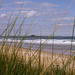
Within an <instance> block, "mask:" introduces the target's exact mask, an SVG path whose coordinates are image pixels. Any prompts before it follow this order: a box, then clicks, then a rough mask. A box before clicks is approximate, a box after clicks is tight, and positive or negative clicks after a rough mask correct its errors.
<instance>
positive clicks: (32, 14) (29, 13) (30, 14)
mask: <svg viewBox="0 0 75 75" xmlns="http://www.w3.org/2000/svg"><path fill="white" fill-rule="evenodd" d="M35 14H36V12H35V11H33V10H32V11H30V12H28V13H27V17H32V16H34V15H35Z"/></svg>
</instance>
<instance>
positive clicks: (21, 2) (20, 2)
mask: <svg viewBox="0 0 75 75" xmlns="http://www.w3.org/2000/svg"><path fill="white" fill-rule="evenodd" d="M13 3H14V4H27V2H25V1H24V2H23V1H15V2H13Z"/></svg>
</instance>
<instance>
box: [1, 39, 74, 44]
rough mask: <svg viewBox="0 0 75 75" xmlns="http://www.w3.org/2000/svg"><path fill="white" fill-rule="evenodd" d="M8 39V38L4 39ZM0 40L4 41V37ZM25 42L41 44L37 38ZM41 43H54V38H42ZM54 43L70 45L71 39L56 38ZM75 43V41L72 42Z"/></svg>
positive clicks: (10, 40)
mask: <svg viewBox="0 0 75 75" xmlns="http://www.w3.org/2000/svg"><path fill="white" fill-rule="evenodd" d="M4 41H6V39H5V40H4ZM20 41H21V40H15V39H14V40H12V39H8V40H7V42H20ZM0 42H3V39H0ZM23 43H36V44H40V39H36V40H23ZM41 43H42V44H52V43H53V39H48V40H46V39H41ZM54 44H67V45H70V44H71V41H70V40H56V39H54ZM72 44H73V45H75V42H72Z"/></svg>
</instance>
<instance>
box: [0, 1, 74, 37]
mask: <svg viewBox="0 0 75 75" xmlns="http://www.w3.org/2000/svg"><path fill="white" fill-rule="evenodd" d="M1 4H3V5H2V7H1V9H0V34H1V33H2V32H3V30H4V29H5V28H6V27H7V25H8V21H9V18H10V15H11V12H12V11H13V14H12V17H11V21H10V22H12V21H13V20H14V19H15V18H16V16H17V15H18V13H19V11H20V9H21V6H22V4H23V7H22V11H21V14H20V16H19V18H18V20H17V22H16V24H15V31H16V30H17V29H18V27H19V26H20V24H21V23H22V21H23V19H24V17H26V20H25V22H24V24H23V26H22V29H21V35H24V34H25V33H26V31H27V30H28V28H29V27H30V25H31V24H32V23H33V26H32V28H31V30H30V32H29V35H32V34H35V35H40V33H41V35H45V36H48V35H50V34H51V33H52V32H53V31H54V28H55V29H57V30H56V32H55V35H57V36H71V35H72V29H73V23H74V17H75V0H5V1H4V2H2V0H0V6H1ZM9 29H10V28H9ZM11 35H14V30H13V31H12V33H11Z"/></svg>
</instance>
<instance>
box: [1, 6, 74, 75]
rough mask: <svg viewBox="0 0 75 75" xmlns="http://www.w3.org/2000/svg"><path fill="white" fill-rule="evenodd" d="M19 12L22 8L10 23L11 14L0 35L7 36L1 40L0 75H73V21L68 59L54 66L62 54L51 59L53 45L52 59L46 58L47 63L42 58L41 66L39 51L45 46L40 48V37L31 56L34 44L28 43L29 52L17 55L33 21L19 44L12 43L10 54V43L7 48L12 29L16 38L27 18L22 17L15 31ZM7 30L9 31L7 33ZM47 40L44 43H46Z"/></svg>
mask: <svg viewBox="0 0 75 75" xmlns="http://www.w3.org/2000/svg"><path fill="white" fill-rule="evenodd" d="M22 6H23V5H22ZM21 10H22V7H21V9H20V11H19V13H18V15H17V16H16V18H15V19H14V20H13V21H12V22H11V23H10V20H11V16H12V14H13V12H12V13H11V15H10V18H9V21H8V26H7V28H6V29H5V30H4V31H3V32H2V34H1V35H0V37H1V36H2V35H4V34H5V36H7V38H6V41H5V38H4V39H3V44H2V46H1V48H0V75H75V57H74V56H73V55H74V54H75V52H74V53H73V54H72V55H71V50H72V42H73V36H74V27H75V20H74V25H73V31H72V40H71V48H70V57H69V56H68V57H69V58H68V59H67V60H63V59H60V60H62V62H61V64H62V66H60V64H56V65H55V63H56V62H57V60H58V59H59V58H60V57H61V56H62V57H63V54H64V52H63V53H62V54H61V55H59V56H58V57H57V58H56V59H53V58H54V55H53V47H54V43H53V45H52V57H51V58H46V60H47V59H48V60H47V61H45V58H44V57H43V63H42V64H41V61H42V60H41V51H42V48H44V47H45V45H43V47H42V48H41V46H42V44H41V37H40V47H39V48H38V49H37V50H36V51H34V53H33V54H32V55H31V47H32V46H33V45H34V44H33V45H32V43H30V46H29V47H28V49H30V50H26V51H25V53H24V55H23V56H22V54H21V53H20V54H19V51H21V47H22V44H23V40H24V38H25V37H27V36H28V34H29V33H30V30H31V28H32V26H33V24H34V21H33V22H32V24H31V25H30V27H29V29H28V30H27V32H26V33H25V35H24V37H23V38H22V39H21V41H20V42H19V43H18V42H16V43H14V45H13V48H12V52H11V53H10V48H11V46H12V42H11V43H10V45H9V46H7V40H8V38H9V36H10V34H11V32H12V31H13V29H14V38H15V36H17V34H18V36H19V35H20V33H21V27H22V25H23V23H24V22H25V20H26V18H27V17H24V19H23V21H22V23H21V24H20V26H19V28H18V29H17V31H15V25H16V22H17V20H18V17H19V15H20V13H21ZM9 28H10V30H9V31H8V29H9ZM56 30H57V29H55V30H54V31H53V33H52V34H51V35H50V36H49V37H48V38H51V37H52V36H54V33H55V32H56ZM35 37H36V36H35ZM14 38H13V39H14ZM13 39H12V40H13ZM17 39H18V38H17ZM47 40H48V39H47ZM47 40H46V41H45V42H47ZM53 41H54V39H53ZM29 52H30V53H29ZM20 55H21V56H20ZM27 56H29V57H27ZM49 60H50V61H49ZM45 62H47V64H48V65H47V64H45Z"/></svg>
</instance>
